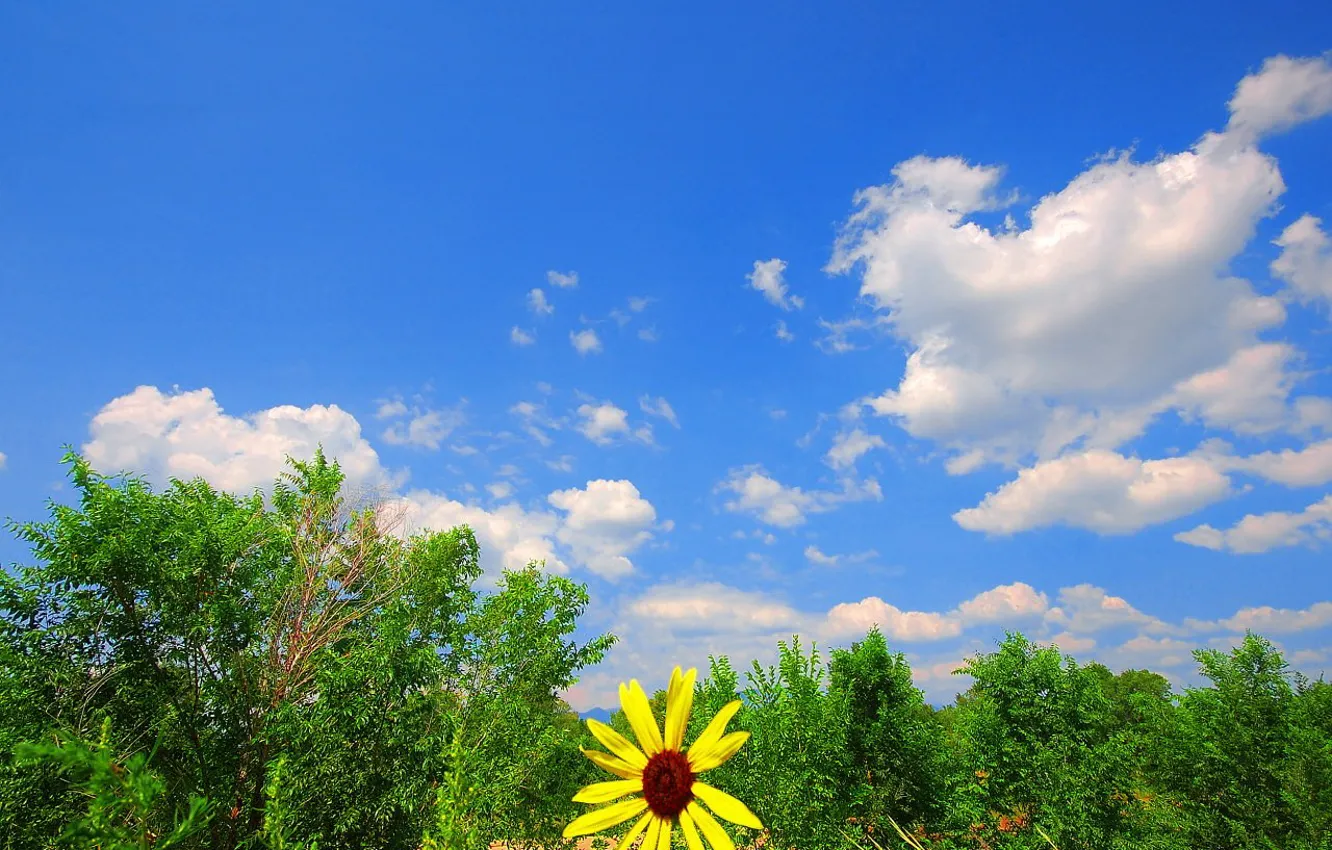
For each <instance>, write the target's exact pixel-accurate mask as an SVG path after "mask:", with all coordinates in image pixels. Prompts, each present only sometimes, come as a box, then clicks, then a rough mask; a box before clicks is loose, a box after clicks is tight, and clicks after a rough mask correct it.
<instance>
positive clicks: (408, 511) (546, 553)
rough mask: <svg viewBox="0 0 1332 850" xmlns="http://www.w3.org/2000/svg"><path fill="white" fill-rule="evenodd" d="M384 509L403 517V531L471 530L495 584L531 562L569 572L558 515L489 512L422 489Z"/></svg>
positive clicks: (508, 509) (506, 508) (506, 509)
mask: <svg viewBox="0 0 1332 850" xmlns="http://www.w3.org/2000/svg"><path fill="white" fill-rule="evenodd" d="M384 510H385V512H386V513H387V514H388V515H390V516H401V517H402V519H403V529H402V530H403V532H404V533H415V532H421V531H424V530H426V529H430V530H432V531H444V530H447V529H450V528H454V527H456V526H459V525H467V526H469V527H471V529H472V532H473V533H474V534H475V535H476V540H477V543H478V544H479V545H480V547H481V568H482V570H483V571H484V572H485V574H486V576H487V578H488V581H489V582H490V583H492V584H493V583H494V581H495V580H496V578H497V577H498V576H499V574H500V572H501V571H502V570H505V569H510V570H516V569H522V568H523V567H525V566H527V564H529V563H531V562H533V561H544V562H545V565H546V566H545V568H546V570H548V571H550V572H554V573H559V574H561V575H563V574H567V573H568V572H569V565H568V564H567V563H565V562H564V560H562V559H561V558H560V557H559V556H558V555H557V554H556V550H555V543H554V537H555V533H556V531H557V530H558V528H559V520H558V519H557V518H556V516H555V515H554V514H551V513H546V512H541V511H525V510H523V508H522V507H520V506H519V505H516V504H513V503H509V504H504V505H500V506H498V507H496V508H493V509H491V510H487V509H485V508H482V507H479V506H477V505H466V504H463V503H462V502H459V501H457V500H456V499H450V498H448V497H447V496H444V495H442V494H438V493H431V492H427V491H424V490H417V491H413V492H410V493H407V494H406V495H405V496H403V497H401V498H400V499H397V500H395V501H393V502H390V503H389V504H387V505H385V507H384Z"/></svg>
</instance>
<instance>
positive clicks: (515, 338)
mask: <svg viewBox="0 0 1332 850" xmlns="http://www.w3.org/2000/svg"><path fill="white" fill-rule="evenodd" d="M509 342H512V343H513V344H514V345H531V344H532V343H534V342H536V337H535V336H533V335H532V334H530V333H528V332H527V331H525V330H523V329H522V328H520V327H518V326H517V325H514V326H513V329H512V330H510V331H509Z"/></svg>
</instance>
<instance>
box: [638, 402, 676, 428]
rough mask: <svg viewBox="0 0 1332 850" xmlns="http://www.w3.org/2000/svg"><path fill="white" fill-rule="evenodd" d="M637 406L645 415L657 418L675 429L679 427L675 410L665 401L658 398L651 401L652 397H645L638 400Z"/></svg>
mask: <svg viewBox="0 0 1332 850" xmlns="http://www.w3.org/2000/svg"><path fill="white" fill-rule="evenodd" d="M638 406H639V408H640V409H641V410H642V411H643V412H644V413H646V414H647V415H649V416H659V417H661V418H662V419H665V420H666V421H667V422H669V423H671V424H672V425H673V426H675V427H676V428H679V427H680V420H679V418H678V417H676V415H675V410H674V409H673V408H672V407H671V404H670V402H668V401H667V400H666V399H664V398H661V397H658V398H657V399H655V400H653V398H652V396H648V395H645V396H642V397H641V398H639V400H638Z"/></svg>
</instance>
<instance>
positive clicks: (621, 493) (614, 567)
mask: <svg viewBox="0 0 1332 850" xmlns="http://www.w3.org/2000/svg"><path fill="white" fill-rule="evenodd" d="M547 499H548V501H549V502H550V504H551V505H552V506H554V507H555V508H558V509H559V510H562V511H565V512H566V513H567V516H566V517H565V518H564V522H563V524H562V525H561V526H560V529H559V531H558V532H557V533H556V538H557V539H558V540H559V541H560V542H561V543H564V544H565V545H567V546H568V547H569V548H570V549H571V550H572V551H573V553H574V556H575V557H576V558H577V559H578V560H579V561H581V562H582V563H584V564H586V565H587V568H588V569H589V570H591V571H592V572H594V573H596V574H597V575H599V576H601V577H603V578H608V579H614V578H618V577H620V576H623V575H625V574H627V573H629V572H632V571H633V569H634V565H633V562H632V561H630V560H629V557H628V556H629V555H630V554H632V553H633V552H634V550H636V549H637V548H639V547H640V546H642V545H643V544H644V543H647V542H648V541H649V540H651V539H652V536H653V535H652V531H651V529H652V527H653V525H654V524H655V523H656V521H657V512H656V509H654V508H653V507H652V503H651V502H649V501H648V500H647V499H644V498H643V497H642V496H641V495H640V494H639V492H638V488H637V487H635V486H634V485H633V484H632V483H631V482H629V481H605V480H597V481H589V482H587V486H586V487H585V488H584V489H581V490H579V489H576V488H573V489H569V490H557V491H555V492H554V493H551V494H550V496H549V497H547Z"/></svg>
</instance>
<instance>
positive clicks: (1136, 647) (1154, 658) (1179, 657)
mask: <svg viewBox="0 0 1332 850" xmlns="http://www.w3.org/2000/svg"><path fill="white" fill-rule="evenodd" d="M1199 648H1200V647H1198V646H1195V645H1194V644H1193V643H1190V642H1189V641H1186V640H1179V639H1177V638H1170V637H1159V638H1157V637H1150V636H1148V635H1138V636H1137V637H1134V638H1130V639H1129V640H1127V641H1125V642H1124V643H1122V644H1120V645H1119V646H1117V647H1114V648H1112V649H1109V650H1106V651H1104V652H1102V653H1101V660H1103V661H1105V662H1107V663H1109V664H1111V665H1113V666H1115V667H1118V668H1119V669H1127V668H1147V669H1149V670H1155V671H1159V670H1160V669H1161V668H1167V667H1180V666H1182V665H1185V664H1189V663H1191V662H1192V660H1193V651H1194V650H1195V649H1199Z"/></svg>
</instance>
